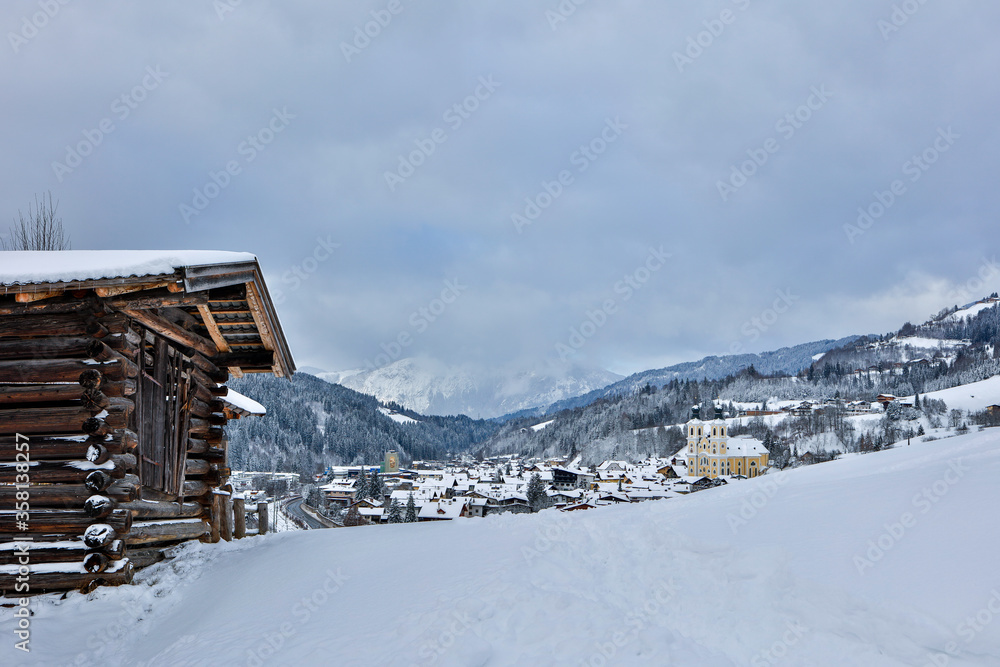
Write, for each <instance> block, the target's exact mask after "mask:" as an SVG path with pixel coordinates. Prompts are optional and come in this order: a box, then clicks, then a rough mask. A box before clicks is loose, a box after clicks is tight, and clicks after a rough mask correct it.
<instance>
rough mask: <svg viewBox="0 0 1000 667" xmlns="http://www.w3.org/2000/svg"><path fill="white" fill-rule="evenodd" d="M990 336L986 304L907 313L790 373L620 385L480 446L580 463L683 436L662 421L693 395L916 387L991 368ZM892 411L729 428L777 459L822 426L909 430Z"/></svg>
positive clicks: (874, 439)
mask: <svg viewBox="0 0 1000 667" xmlns="http://www.w3.org/2000/svg"><path fill="white" fill-rule="evenodd" d="M982 305H983V304H980V306H982ZM986 305H989V304H986ZM966 313H967V314H966ZM998 344H1000V310H998V308H997V306H996V305H995V304H994V305H992V306H990V307H975V308H969V309H967V310H959V311H958V312H955V310H954V309H952V310H946V311H942V312H941V313H939V314H938V315H937V316H936V317H934V318H933V319H932V320H930V321H928V322H927V323H925V324H923V325H920V326H915V325H912V324H910V323H907V324H905V325H904V326H903V327H902V328H901V329H900V331H899V332H896V333H892V334H886V335H884V336H869V337H863V338H858V339H856V340H853V341H851V342H849V343H848V344H846V345H841V346H838V347H835V348H832V349H830V348H828V349H829V351H828V352H826V353H825V354H824V355H823V356H822V357H820V358H819V359H818V360H817V361H815V362H813V363H811V364H807V367H805V368H803V369H802V370H801V371H799V372H798V373H796V374H793V375H785V374H778V375H765V374H763V373H761V372H760V371H759V369H757V368H756V367H754V366H750V367H749V368H747V369H745V370H743V371H741V372H739V373H737V374H734V375H731V376H729V377H726V378H723V379H707V380H706V379H701V380H693V379H692V380H678V379H673V380H670V381H668V382H665V383H659V382H650V383H648V384H647V385H645V386H643V387H641V388H639V389H637V390H635V391H632V392H629V393H624V394H618V395H611V396H608V397H605V398H600V399H598V400H596V401H594V402H592V403H590V404H589V405H586V406H584V407H574V408H571V409H566V410H562V411H559V412H557V413H555V414H549V415H547V416H546V417H545V418H544V419H545V420H546V421H548V420H551V423H550V424H547V425H546V426H545V427H544V428H538V429H537V430H536V429H532V428H531V427H532V426H537V425H538V424H539V422H541V421H542V419H541V418H539V417H533V416H525V417H519V418H515V419H511V420H510V421H508V422H507V423H506V424H504V426H503V428H502V429H501V430H500V431H499V432H498V433H497V434H496V435H495V436H494V437H493V438H491V439H490V440H489V442H487V443H486V444H485V445H484V447H483V449H482V452H483V453H484V454H487V455H493V454H504V453H514V452H518V453H522V454H526V455H529V456H532V455H533V456H566V455H571V456H576V455H577V454H579V455H582V456H583V459H584V463H597V462H600V461H601V460H605V459H608V458H631V459H638V458H643V457H646V456H650V455H659V456H664V455H670V454H672V453H674V452H675V451H677V449H679V448H680V447H681V446H682V445H683V437H682V434H681V432H680V429H677V428H671V425H675V424H679V423H683V422H685V421H687V420H688V419H689V418H690V410H691V406H692V405H694V404H702V406H703V407H702V415H703V416H707V417H711V416H714V411H715V403H718V405H719V409H720V411H725V412H727V413H728V414H730V415H735V413H736V412H737V409H736V408H735V407H732V404H733V403H753V404H756V405H755V407H764V404H765V403H766V402H767V401H774V400H786V401H787V400H799V399H813V400H817V399H819V400H824V399H825V400H831V399H841V400H842V401H844V402H847V401H853V400H865V401H873V400H874V399H875V397H876V396H878V395H879V394H883V393H884V394H895V395H897V396H910V395H913V394H923V393H926V392H930V391H935V390H940V389H945V388H948V387H955V386H958V385H964V384H969V383H972V382H976V381H979V380H983V379H986V378H989V377H993V376H995V375H998V374H1000V359H997V358H995V351H996V348H997V346H998ZM651 373H657V372H656V371H653V372H651ZM639 375H640V376H641V375H642V374H639ZM633 377H638V376H633ZM650 377H651V378H653V377H656V376H655V375H650ZM938 403H939V402H937V401H929V402H928V404H927V405H925V406H923V410H924V412H923V413H922V414H925V415H927V416H929V417H930V418H933V419H934V420H935V421H937V420H941V419H943V418H944V414H943V410H942V409H941V407H942V406H940V405H939V404H938ZM898 420H899V415H896V414H893V415H891V418H890V419H888V420H887V422H886V424H884V425H880V428H881V430H880V431H879V432H877V433H874V434H872V433H858V432H855V431H854V427H853V426H852V424H851V423H850V422H848V421H847V420H845V418H844V415H843V414H842V413H840V414H838V413H837V411H836V410H830V411H827V412H826V413H825V414H824V415H822V416H816V417H809V418H806V417H802V418H796V419H792V420H788V421H787V422H786V423H783V424H782V425H781V426H780V427H774V428H772V427H769V426H766V425H765V424H764V423H763V422H762V421H759V420H758V421H755V422H754V423H752V424H750V425H748V426H746V427H740V428H737V429H734V430H733V434H734V435H735V434H737V433H740V432H751V433H752V434H753V435H754V436H755V437H758V438H760V439H762V440H764V442H765V444H766V445H767V446H768V448H769V449H770V450H771V454H772V459H773V460H775V461H781V460H787V457H788V451H789V450H790V448H792V447H795V446H800V445H802V444H803V443H806V442H808V441H809V440H810V439H814V438H817V437H821V436H824V435H827V436H828V439H829V440H830V442H831V443H833V445H834V446H835V447H836V448H839V449H841V450H847V451H856V450H858V449H863V448H864V447H866V446H875V447H877V446H879V445H880V444H882V443H885V442H888V441H891V439H892V438H894V437H897V436H899V435H900V434H906V433H907V432H908V431H907V430H906V429H907V428H910V427H909V426H907V425H906V424H903V423H897V422H898ZM904 421H905V420H904ZM913 428H914V429H915V428H916V427H915V426H914V427H913Z"/></svg>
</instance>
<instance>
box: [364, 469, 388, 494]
mask: <svg viewBox="0 0 1000 667" xmlns="http://www.w3.org/2000/svg"><path fill="white" fill-rule="evenodd" d="M384 495H385V482H383V481H382V476H381V475H379V474H378V472H372V474H371V477H369V478H368V497H369V498H372V499H373V500H382V496H384Z"/></svg>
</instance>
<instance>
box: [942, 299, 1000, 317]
mask: <svg viewBox="0 0 1000 667" xmlns="http://www.w3.org/2000/svg"><path fill="white" fill-rule="evenodd" d="M995 305H997V304H996V302H992V303H990V302H987V303H974V304H972V305H971V306H969V307H968V308H962V309H960V310H956V311H955V312H954V313H951V314H950V315H948V316H946V317H944V318H943V319H942V320H941V321H942V322H958V321H960V320H964V319H969V318H972V317H975V316H976V315H978V314H979V313H980V312H982V311H984V310H986V309H987V308H992V307H993V306H995Z"/></svg>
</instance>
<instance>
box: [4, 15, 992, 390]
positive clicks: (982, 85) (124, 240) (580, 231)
mask: <svg viewBox="0 0 1000 667" xmlns="http://www.w3.org/2000/svg"><path fill="white" fill-rule="evenodd" d="M579 1H580V0H577V2H579ZM47 4H48V5H51V7H49V8H48V13H49V14H51V16H49V15H46V13H45V7H46V6H47ZM231 5H232V6H231ZM895 5H896V6H897V7H899V9H898V10H896V13H895V15H894V2H893V1H891V0H863V1H862V0H844V1H843V2H837V3H830V2H803V1H802V0H776V1H774V2H769V3H765V2H761V1H759V0H749V1H748V0H736V1H734V0H715V1H712V2H683V3H681V2H662V1H653V0H620V1H618V2H604V1H601V0H589V1H583V2H582V4H579V5H577V4H575V3H574V2H572V1H571V0H565V1H564V2H563V3H562V4H561V5H560V4H559V3H558V2H557V1H556V0H550V1H548V2H545V1H541V2H539V1H528V0H502V1H501V0H495V1H480V2H444V1H438V2H416V1H406V0H398V1H394V2H389V1H388V0H385V1H376V2H350V3H347V2H343V3H342V2H336V3H333V2H321V1H318V0H317V1H313V2H306V1H295V0H283V1H282V2H262V1H258V0H243V1H242V2H237V0H232V1H231V2H226V0H220V1H218V2H215V3H214V5H213V3H212V2H210V1H209V0H201V1H198V2H193V1H189V2H170V3H145V2H115V3H111V2H89V1H88V2H74V3H70V4H68V5H66V6H63V5H60V4H59V2H57V0H50V1H49V3H46V2H45V1H44V0H43V1H41V2H39V1H36V2H26V1H9V2H4V3H3V5H2V8H0V26H2V28H3V32H4V34H5V39H4V44H2V45H0V76H2V80H0V91H2V93H0V95H2V96H3V119H4V122H3V123H2V125H0V135H2V139H0V146H2V148H3V160H2V162H0V177H2V181H0V182H2V185H0V212H3V211H5V212H6V213H4V214H2V216H3V217H6V218H7V219H12V218H13V217H14V216H15V215H16V213H17V211H18V210H19V209H20V210H23V211H27V207H28V204H29V203H31V202H32V201H33V199H34V196H35V194H36V193H43V192H45V191H51V192H52V194H53V197H54V198H55V199H57V200H58V202H59V212H60V214H61V215H62V218H63V220H64V223H65V225H66V227H67V229H68V231H69V232H70V234H71V236H72V242H73V247H74V248H76V249H100V248H117V249H146V248H149V249H156V248H163V249H182V248H183V249H186V248H197V249H220V250H241V251H242V250H245V251H251V252H254V253H256V254H257V256H258V257H259V259H260V263H261V265H262V267H263V269H264V271H265V273H266V274H267V277H268V280H269V285H270V289H271V292H272V296H274V297H275V298H276V299H277V301H278V302H279V303H280V305H279V307H278V308H279V313H280V315H281V318H282V322H283V325H284V329H285V332H286V335H287V336H288V338H289V341H290V343H291V345H292V349H293V352H294V354H295V357H296V361H297V362H298V363H299V365H300V366H301V365H311V366H319V367H322V368H325V369H328V370H340V369H347V368H356V367H359V366H363V365H365V363H366V361H371V362H373V363H378V361H376V358H377V355H379V354H380V353H382V351H383V344H384V347H385V348H388V349H389V351H390V354H393V355H395V354H399V355H401V356H410V355H413V354H424V355H429V356H432V357H435V358H437V359H441V360H443V361H446V362H449V363H470V362H471V363H482V364H490V365H494V364H497V365H500V364H541V363H545V362H547V361H551V360H553V359H558V358H559V357H560V355H561V354H562V355H563V356H566V355H568V353H569V352H570V351H572V359H573V360H574V361H576V362H579V363H581V364H585V365H593V366H600V367H604V368H608V369H611V370H614V371H617V372H621V373H627V372H632V371H638V370H642V369H646V368H651V367H658V366H663V365H667V364H670V363H675V362H680V361H688V360H692V359H696V358H699V357H701V356H704V355H708V354H725V353H728V352H730V351H731V350H735V349H746V350H749V351H762V350H766V349H774V348H777V347H781V346H783V345H790V344H796V343H801V342H806V341H809V340H815V339H820V338H833V337H840V336H844V335H848V334H853V333H869V332H884V331H888V330H891V329H895V328H897V327H898V326H900V325H901V324H902V323H903V321H905V320H907V319H912V320H914V321H917V320H921V321H922V320H923V319H925V318H926V317H927V316H929V315H931V314H932V313H934V312H936V311H938V310H940V309H941V308H942V307H944V306H947V305H950V304H953V303H956V302H961V301H969V300H972V299H974V298H978V297H979V296H982V294H983V293H988V292H991V291H993V290H995V289H997V288H998V287H1000V270H998V269H994V268H993V267H992V265H990V264H989V263H987V260H992V259H993V257H994V255H995V254H996V252H997V246H998V243H997V238H998V234H997V216H996V213H997V211H998V197H1000V188H998V187H997V184H998V159H997V156H998V154H1000V134H998V123H997V111H998V108H1000V95H998V91H1000V76H998V75H997V72H998V66H1000V39H997V35H998V33H1000V5H997V4H996V3H993V2H985V1H983V0H980V1H978V2H977V1H972V0H949V1H948V2H945V1H944V0H928V1H927V2H925V3H922V4H921V3H919V2H917V1H916V0H907V1H905V2H898V0H897V1H896V2H895ZM560 7H561V8H562V11H561V13H560ZM570 10H572V11H570ZM906 10H909V11H910V12H911V13H910V14H907V13H906ZM373 12H374V14H373ZM393 12H395V13H393ZM39 26H40V27H39ZM366 32H367V33H368V34H365V33H366ZM123 96H124V97H123ZM456 105H458V106H457V108H456ZM414 151H416V152H415V153H414ZM914 156H916V157H917V158H918V161H914V160H913V158H914ZM748 160H756V163H755V162H750V163H747V161H748ZM227 167H228V168H229V170H230V173H226V170H227ZM734 168H735V169H736V170H737V175H735V176H734ZM740 170H742V172H743V174H739V173H738V172H739V171H740ZM212 174H214V175H215V176H214V179H215V181H216V182H217V183H218V185H216V183H213V176H212ZM745 174H750V175H749V176H748V177H744V175H745ZM896 181H898V182H896ZM894 182H895V183H894ZM720 183H721V184H724V187H720ZM894 189H895V191H896V192H895V193H893V190H894ZM196 191H197V193H196ZM876 193H879V194H878V195H876ZM202 197H204V199H202ZM879 199H882V202H881V203H880V202H879ZM529 201H533V202H534V205H535V206H538V209H537V210H536V209H533V208H532V206H531V205H530V204H529ZM859 207H863V208H865V209H870V210H871V212H872V213H873V214H874V215H873V217H872V218H871V219H870V220H865V219H863V220H862V221H861V222H862V224H861V225H858V217H859V213H858V209H859ZM515 215H516V216H521V217H514V216H515ZM3 217H0V221H2V219H3ZM845 225H854V227H847V228H845ZM0 227H2V228H4V229H5V228H6V224H3V225H0ZM296 272H297V273H298V275H297V274H296ZM980 273H982V274H984V275H986V280H985V284H983V283H981V282H980V283H977V282H975V281H978V280H979V279H978V277H977V274H980ZM626 277H627V280H626ZM303 278H304V279H303ZM970 281H973V282H971V284H970ZM630 283H631V284H630ZM442 297H443V298H444V300H440V299H442ZM446 301H447V302H448V303H446ZM421 309H425V310H426V312H425V313H423V314H422V313H421ZM771 309H774V310H771ZM598 311H600V312H598ZM779 311H780V312H779ZM588 313H589V314H590V316H589V317H588ZM754 318H757V319H756V320H755V319H754ZM432 319H433V321H432ZM588 322H595V324H587V323H588ZM574 329H575V330H576V331H577V332H579V336H577V335H574V334H573V333H572V330H574ZM400 336H402V339H403V341H405V342H406V343H408V344H407V345H405V346H401V348H400V349H399V350H398V352H397V350H396V348H394V346H393V345H392V342H393V341H397V340H399V339H400ZM385 359H386V357H382V358H381V360H380V361H383V362H384V361H385Z"/></svg>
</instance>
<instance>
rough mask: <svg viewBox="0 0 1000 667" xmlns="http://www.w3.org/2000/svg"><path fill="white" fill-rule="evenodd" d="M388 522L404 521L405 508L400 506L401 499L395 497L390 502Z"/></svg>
mask: <svg viewBox="0 0 1000 667" xmlns="http://www.w3.org/2000/svg"><path fill="white" fill-rule="evenodd" d="M386 522H387V523H403V508H402V507H401V506H400V504H399V501H398V500H396V499H395V498H393V499H392V502H391V503H389V516H388V518H387V519H386Z"/></svg>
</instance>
